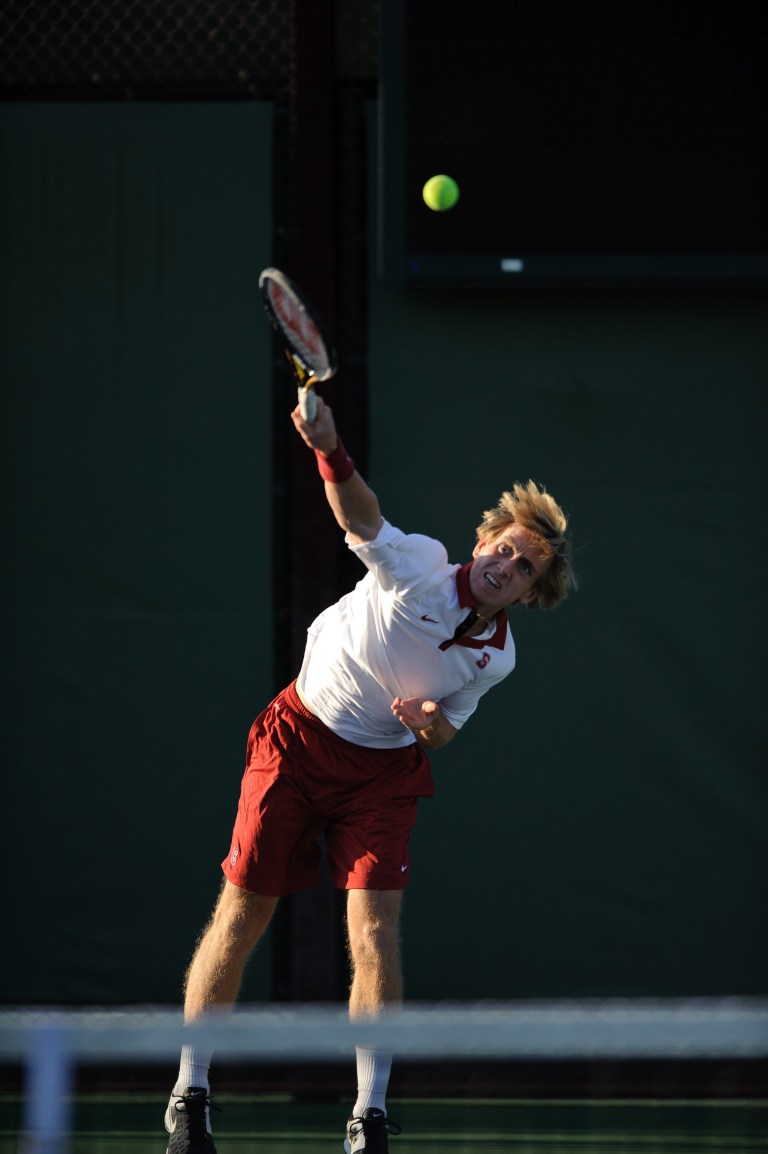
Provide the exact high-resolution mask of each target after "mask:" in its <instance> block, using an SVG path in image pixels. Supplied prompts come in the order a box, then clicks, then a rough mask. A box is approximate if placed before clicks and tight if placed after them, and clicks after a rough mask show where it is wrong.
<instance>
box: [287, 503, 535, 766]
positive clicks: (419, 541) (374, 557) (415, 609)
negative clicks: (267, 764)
mask: <svg viewBox="0 0 768 1154" xmlns="http://www.w3.org/2000/svg"><path fill="white" fill-rule="evenodd" d="M349 547H350V549H351V550H352V552H353V553H356V554H357V556H358V557H359V558H360V560H361V561H363V562H364V563H365V565H366V566H367V568H368V573H367V574H366V576H365V577H364V578H363V579H362V581H360V582H358V584H357V585H356V586H355V588H354V589H353V590H352V591H351V592H350V593H347V594H345V596H343V597H342V598H341V600H340V601H337V602H336V604H335V605H331V606H329V608H328V609H326V610H325V611H324V612H323V613H321V614H320V616H319V617H317V618H316V619H315V621H313V623H312V625H311V626H310V627H309V630H308V637H307V647H306V650H305V653H304V661H303V664H302V668H301V672H300V674H299V677H298V688H299V692H300V694H301V697H302V699H303V700H304V701H305V702H306V704H307V705H308V707H309V708H310V709H311V710H312V712H313V713H314V714H315V715H316V716H317V717H319V718H320V719H321V721H323V722H324V723H325V724H326V725H327V726H328V728H329V729H331V730H332V731H333V732H334V733H336V734H338V735H339V736H340V737H343V738H346V739H347V741H353V742H355V743H356V744H357V745H364V746H368V747H369V748H373V749H387V748H396V747H398V746H404V745H410V744H412V743H413V742H414V741H415V740H416V738H415V737H414V735H413V733H411V731H410V730H409V729H406V728H405V726H404V725H403V724H402V722H400V721H398V719H397V718H396V717H395V716H394V714H393V713H392V710H391V708H390V707H391V704H392V701H393V700H394V698H395V697H403V698H406V697H427V698H431V699H432V700H433V701H437V702H438V703H439V705H440V710H441V712H442V713H443V714H444V716H445V717H446V718H447V719H448V721H450V723H451V725H453V726H454V727H455V728H456V729H460V728H461V726H462V725H463V724H464V722H465V721H466V720H467V718H468V717H470V716H471V715H472V714H473V713H474V711H475V709H476V708H477V703H478V701H479V700H480V698H481V697H482V695H483V694H484V693H487V691H488V690H489V689H490V688H491V686H493V685H496V683H497V682H499V681H501V680H502V679H503V678H504V677H506V676H507V674H508V673H511V672H512V669H513V668H514V665H515V645H514V641H513V639H512V635H511V633H510V630H509V625H508V623H507V617H506V614H505V613H504V612H501V613H499V614H497V616H496V618H495V619H494V621H493V622H492V623H491V627H490V628H489V629H487V630H486V631H485V633H481V634H480V635H479V636H478V637H462V638H460V639H459V640H456V641H454V640H452V638H453V636H454V634H455V632H456V630H457V629H458V627H459V626H460V625H461V623H462V622H463V621H464V619H465V618H466V616H467V614H468V612H469V611H470V609H472V608H474V607H475V601H474V598H473V597H472V595H471V593H470V591H469V570H470V568H471V564H470V565H464V566H461V565H452V564H450V563H449V561H448V554H447V553H446V550H445V547H444V546H443V545H441V543H440V542H439V541H435V540H433V539H432V538H431V537H423V536H421V535H420V534H413V533H412V534H405V533H403V532H401V530H400V529H396V528H395V527H394V526H393V525H390V524H389V523H388V522H387V521H385V522H384V524H383V525H382V527H381V529H380V531H379V534H378V536H377V537H376V538H375V539H374V540H373V541H367V542H365V543H364V544H362V545H350V546H349Z"/></svg>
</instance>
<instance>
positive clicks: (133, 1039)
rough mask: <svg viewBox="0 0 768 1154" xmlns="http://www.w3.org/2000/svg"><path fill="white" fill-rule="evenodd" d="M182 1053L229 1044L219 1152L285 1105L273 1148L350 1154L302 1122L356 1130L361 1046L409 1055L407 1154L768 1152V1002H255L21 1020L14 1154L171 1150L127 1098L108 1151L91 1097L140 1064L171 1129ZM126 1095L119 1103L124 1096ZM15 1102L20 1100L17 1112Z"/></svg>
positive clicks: (12, 1021)
mask: <svg viewBox="0 0 768 1154" xmlns="http://www.w3.org/2000/svg"><path fill="white" fill-rule="evenodd" d="M182 1042H200V1043H201V1044H204V1045H206V1046H210V1047H212V1048H213V1050H214V1053H215V1057H214V1062H215V1084H216V1087H217V1101H224V1100H225V1099H229V1100H230V1106H229V1108H228V1114H229V1117H231V1118H233V1119H240V1122H239V1124H238V1126H237V1127H236V1128H234V1129H232V1130H231V1132H229V1133H228V1131H229V1130H230V1128H229V1126H228V1125H224V1124H222V1129H221V1133H220V1134H219V1133H217V1138H216V1142H217V1149H218V1150H219V1154H227V1152H228V1151H229V1150H235V1149H240V1150H243V1149H244V1148H245V1146H244V1145H243V1143H246V1142H247V1143H250V1145H249V1146H248V1148H249V1149H252V1148H253V1141H254V1139H256V1146H255V1148H256V1149H257V1150H259V1149H262V1146H260V1145H259V1141H258V1139H259V1134H260V1133H261V1134H262V1137H264V1134H263V1132H262V1131H263V1125H264V1119H265V1116H266V1115H267V1114H268V1113H269V1112H270V1110H271V1109H273V1108H274V1107H275V1104H276V1103H278V1102H279V1108H280V1116H281V1118H282V1121H281V1122H279V1123H274V1125H272V1126H271V1127H268V1128H267V1129H268V1130H269V1134H270V1138H269V1140H268V1141H267V1139H264V1140H265V1143H266V1144H265V1145H264V1147H263V1148H264V1149H267V1148H269V1149H270V1150H274V1149H280V1150H283V1151H286V1152H287V1151H288V1149H289V1148H290V1149H291V1150H293V1149H299V1148H301V1149H303V1150H307V1149H308V1148H309V1146H310V1145H311V1146H313V1148H320V1149H327V1150H329V1151H330V1150H333V1149H335V1148H337V1147H338V1136H337V1135H336V1134H335V1131H334V1129H331V1130H330V1131H329V1133H328V1135H327V1138H325V1139H323V1138H321V1137H319V1134H318V1126H317V1122H315V1123H314V1124H313V1125H312V1126H311V1127H310V1128H309V1131H307V1137H306V1141H304V1139H303V1138H302V1133H304V1131H303V1130H302V1127H301V1125H300V1117H301V1111H302V1108H303V1107H304V1106H306V1105H309V1106H310V1107H312V1108H313V1109H314V1114H313V1115H312V1116H313V1117H314V1118H315V1119H317V1118H318V1117H319V1116H320V1114H322V1112H323V1111H324V1110H325V1108H326V1106H328V1107H329V1108H332V1109H333V1110H334V1111H335V1112H336V1114H337V1115H338V1119H341V1123H343V1120H344V1118H345V1117H346V1114H345V1113H344V1108H345V1107H342V1106H340V1105H339V1104H338V1103H339V1102H340V1099H342V1098H343V1097H344V1093H345V1091H347V1090H350V1091H351V1090H352V1089H353V1088H354V1082H353V1071H352V1070H351V1061H352V1060H351V1055H353V1054H354V1050H355V1047H356V1046H358V1045H363V1046H366V1047H374V1048H378V1049H383V1050H392V1051H393V1052H394V1053H395V1055H396V1064H395V1067H394V1069H393V1080H392V1083H391V1084H390V1102H393V1101H398V1107H399V1115H400V1116H399V1117H398V1121H399V1122H400V1124H401V1125H402V1124H403V1117H404V1116H407V1117H408V1118H409V1123H408V1127H407V1131H406V1128H405V1127H404V1134H403V1136H402V1137H400V1138H398V1139H397V1149H398V1150H400V1151H401V1154H408V1151H409V1150H410V1145H411V1143H413V1145H414V1149H415V1148H416V1147H418V1150H419V1152H420V1154H426V1152H427V1151H429V1150H430V1149H432V1148H433V1147H434V1149H435V1150H438V1149H440V1150H444V1149H445V1148H446V1147H448V1146H449V1147H450V1148H451V1149H452V1150H454V1151H456V1152H457V1154H458V1152H459V1151H463V1150H465V1149H466V1150H467V1151H468V1150H469V1149H470V1148H471V1149H476V1148H477V1147H478V1146H480V1147H482V1148H483V1150H484V1151H485V1152H486V1154H491V1152H492V1151H493V1150H494V1148H495V1145H496V1146H498V1148H499V1149H500V1150H501V1149H505V1150H518V1151H523V1150H525V1151H543V1150H546V1151H548V1152H549V1154H552V1152H553V1151H560V1150H562V1151H565V1150H568V1151H569V1152H572V1151H573V1150H598V1149H599V1150H600V1151H601V1152H604V1154H607V1152H611V1151H612V1152H615V1154H618V1152H621V1154H630V1152H634V1151H648V1150H655V1151H662V1150H665V1151H672V1150H674V1151H676V1152H678V1154H682V1152H683V1151H685V1154H696V1151H699V1150H701V1151H702V1152H703V1151H705V1150H706V1151H707V1152H708V1154H712V1152H717V1154H730V1152H731V1151H733V1152H736V1151H738V1154H747V1152H751V1151H757V1150H765V1149H768V1082H766V1081H765V1079H766V1076H767V1074H768V1000H762V999H725V1000H721V1001H709V1000H684V1001H664V1002H654V1001H617V1000H612V1001H608V1002H556V1003H551V1002H550V1003H515V1004H506V1003H505V1004H496V1003H477V1004H471V1005H470V1004H466V1003H462V1004H450V1005H449V1004H436V1005H409V1006H407V1007H405V1008H403V1009H400V1010H390V1011H388V1012H386V1013H384V1014H382V1015H381V1017H380V1018H379V1019H377V1020H376V1021H375V1022H368V1023H365V1024H361V1023H351V1022H349V1020H348V1019H347V1015H346V1011H345V1010H344V1009H343V1008H342V1007H327V1006H318V1005H307V1006H286V1005H281V1006H264V1007H258V1008H256V1007H248V1006H243V1007H239V1008H238V1009H236V1010H235V1011H234V1013H233V1014H231V1015H229V1016H226V1017H219V1018H216V1017H210V1018H208V1019H206V1021H205V1022H203V1023H196V1024H194V1025H191V1026H184V1025H183V1023H182V1020H181V1016H180V1013H179V1012H177V1011H168V1010H164V1009H159V1008H141V1009H137V1008H134V1007H129V1008H124V1009H109V1010H96V1009H89V1010H62V1009H47V1010H39V1009H38V1010H24V1009H18V1010H13V1009H7V1010H5V1011H0V1062H2V1063H3V1065H4V1067H5V1069H6V1071H7V1072H11V1074H12V1072H13V1071H14V1070H15V1071H17V1072H18V1075H19V1086H20V1092H19V1095H18V1107H19V1108H18V1112H17V1119H16V1121H15V1122H14V1121H13V1120H11V1121H8V1119H7V1118H6V1124H5V1126H4V1128H3V1129H2V1130H1V1131H0V1143H1V1142H5V1143H6V1145H4V1146H3V1145H0V1154H11V1152H12V1151H14V1152H15V1151H19V1152H22V1154H80V1151H83V1152H86V1151H88V1152H92V1154H95V1152H96V1151H97V1150H99V1151H100V1150H102V1149H103V1150H105V1151H106V1150H115V1151H117V1150H118V1149H123V1150H126V1151H127V1150H131V1151H135V1152H136V1154H139V1152H140V1151H142V1150H147V1151H148V1150H150V1149H160V1145H159V1143H161V1142H162V1126H160V1127H159V1128H158V1131H157V1133H156V1134H155V1135H154V1136H152V1135H151V1130H150V1131H148V1130H147V1124H145V1123H142V1124H141V1125H137V1127H136V1132H135V1134H134V1135H133V1136H131V1135H130V1133H129V1134H128V1135H126V1130H125V1127H126V1124H127V1123H126V1119H127V1118H128V1117H129V1115H131V1113H132V1111H131V1110H130V1109H126V1108H125V1104H124V1108H123V1110H122V1115H121V1116H122V1119H123V1121H122V1122H120V1124H119V1125H118V1124H114V1125H113V1126H112V1132H110V1124H109V1123H108V1122H107V1123H105V1124H104V1125H103V1126H102V1127H101V1130H100V1131H99V1135H100V1138H99V1140H100V1141H101V1142H102V1145H101V1146H97V1145H94V1141H95V1138H94V1135H93V1133H91V1134H90V1136H89V1135H84V1134H83V1132H82V1130H83V1127H82V1121H81V1120H79V1119H82V1116H83V1113H84V1111H86V1107H87V1102H88V1091H89V1086H88V1083H87V1081H86V1082H84V1081H83V1077H82V1072H83V1071H84V1070H94V1069H98V1070H100V1071H104V1070H105V1069H109V1068H112V1069H119V1070H121V1071H123V1072H124V1071H125V1069H126V1068H129V1069H130V1070H131V1071H132V1073H131V1087H132V1092H131V1095H128V1097H129V1098H130V1099H131V1101H132V1105H133V1107H134V1115H135V1107H136V1105H137V1104H138V1101H139V1099H141V1101H145V1102H147V1104H151V1106H152V1109H153V1110H154V1111H155V1112H156V1113H157V1116H158V1117H159V1118H160V1119H161V1118H162V1109H161V1105H160V1104H161V1102H162V1099H163V1095H165V1097H166V1098H167V1090H168V1089H169V1088H170V1084H172V1080H171V1082H170V1084H169V1082H168V1079H169V1077H170V1078H172V1076H171V1074H170V1071H172V1070H174V1071H175V1066H174V1063H175V1062H176V1060H177V1059H178V1052H179V1048H180V1045H181V1044H182ZM313 1069H315V1070H316V1071H317V1075H316V1076H314V1077H313V1075H312V1073H311V1071H312V1070H313ZM140 1071H143V1074H140V1073H137V1072H140ZM278 1071H279V1073H278ZM308 1071H310V1072H309V1073H308ZM337 1071H338V1074H337V1073H336V1072H337ZM344 1078H346V1079H347V1086H345V1087H344V1088H342V1086H341V1081H342V1080H343V1079H344ZM249 1082H250V1087H248V1083H249ZM10 1084H11V1083H10V1082H9V1083H8V1085H9V1086H10ZM101 1086H102V1088H103V1080H102V1083H101ZM163 1087H164V1088H163ZM92 1088H93V1087H92V1086H91V1089H92ZM137 1088H138V1089H139V1090H140V1091H141V1093H137ZM218 1091H223V1096H222V1097H219V1096H218ZM113 1097H114V1099H115V1104H116V1105H119V1098H120V1095H119V1094H113ZM13 1098H14V1095H13V1093H12V1088H11V1089H9V1090H8V1092H7V1093H6V1095H5V1099H6V1106H7V1107H9V1109H10V1103H11V1100H12V1099H13ZM103 1098H104V1095H103V1093H102V1095H101V1099H102V1100H103ZM597 1103H602V1104H603V1105H602V1107H600V1108H599V1107H598V1106H597ZM349 1104H350V1101H349V1092H347V1101H346V1104H345V1105H346V1106H348V1105H349ZM650 1104H654V1109H653V1112H651V1111H650ZM321 1106H322V1110H321ZM683 1106H685V1107H686V1108H687V1109H688V1111H689V1114H688V1115H687V1116H684V1112H683ZM420 1110H421V1111H422V1112H426V1115H425V1117H426V1120H425V1118H421V1117H420V1116H419V1111H420ZM430 1110H431V1111H432V1114H431V1117H432V1121H429V1117H430ZM601 1111H602V1112H601ZM617 1111H619V1112H621V1111H623V1115H622V1119H623V1120H622V1121H621V1125H619V1121H618V1120H617V1114H616V1112H617ZM690 1111H693V1112H694V1113H696V1115H697V1117H696V1120H695V1123H694V1122H692V1121H691V1119H690ZM86 1112H87V1111H86ZM310 1112H311V1111H310ZM390 1112H391V1113H392V1114H393V1116H394V1115H395V1108H394V1106H393V1105H390ZM435 1112H437V1117H438V1123H437V1124H436V1123H435V1121H434V1117H435ZM534 1115H535V1117H536V1118H537V1119H538V1123H537V1124H536V1125H535V1124H534ZM630 1115H631V1117H630ZM579 1117H580V1119H581V1121H580V1123H579V1124H580V1125H581V1126H582V1130H581V1132H580V1133H577V1134H576V1135H575V1136H574V1135H571V1137H568V1136H567V1135H566V1134H565V1131H564V1129H563V1128H564V1127H565V1126H566V1122H567V1123H568V1124H569V1125H573V1124H575V1123H577V1122H579ZM585 1118H586V1119H587V1122H588V1127H590V1128H591V1129H589V1128H588V1129H587V1130H586V1131H584V1129H583V1124H584V1120H585ZM651 1121H652V1122H653V1123H654V1124H657V1123H658V1126H660V1129H658V1127H657V1131H658V1140H657V1138H655V1137H653V1135H652V1132H651V1131H650V1130H648V1129H647V1126H648V1124H649V1122H651ZM128 1125H129V1130H130V1124H128ZM339 1125H340V1123H339V1122H338V1121H337V1122H336V1123H335V1129H336V1130H338V1129H339ZM436 1125H437V1128H435V1127H436ZM260 1126H261V1127H262V1130H260V1129H259V1127H260ZM275 1127H277V1129H275ZM281 1128H282V1130H281ZM577 1130H578V1127H577ZM281 1132H282V1133H284V1134H288V1135H291V1138H290V1141H291V1142H292V1143H293V1145H290V1147H289V1146H286V1145H285V1142H287V1141H288V1139H287V1138H285V1137H282V1138H281V1137H280V1133H281ZM121 1135H122V1138H121V1137H120V1136H121ZM123 1140H124V1141H125V1143H127V1144H126V1145H124V1146H120V1145H119V1142H120V1141H123ZM280 1142H283V1145H282V1146H281V1145H280ZM430 1142H432V1143H433V1147H432V1146H431V1145H430ZM142 1143H145V1144H142ZM238 1143H239V1145H238ZM654 1143H655V1144H654ZM494 1144H495V1145H494ZM392 1145H393V1146H394V1145H395V1140H394V1139H393V1141H392ZM393 1154H394V1152H393Z"/></svg>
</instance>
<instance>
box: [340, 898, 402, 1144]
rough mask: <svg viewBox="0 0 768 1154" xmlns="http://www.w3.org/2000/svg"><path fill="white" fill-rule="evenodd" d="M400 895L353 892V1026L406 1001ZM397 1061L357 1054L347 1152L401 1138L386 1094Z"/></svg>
mask: <svg viewBox="0 0 768 1154" xmlns="http://www.w3.org/2000/svg"><path fill="white" fill-rule="evenodd" d="M401 902H402V892H401V891H400V890H350V891H349V894H348V897H347V935H348V942H349V957H350V962H351V966H352V985H351V988H350V994H349V1014H350V1017H351V1018H352V1019H353V1020H357V1021H360V1020H364V1019H366V1018H375V1017H376V1015H377V1014H378V1013H379V1012H380V1010H382V1009H383V1007H384V1006H398V1005H400V1004H401V1002H402V1000H403V975H402V967H401V963H400V906H401ZM391 1066H392V1055H391V1054H390V1053H388V1052H383V1051H381V1050H372V1049H368V1048H365V1047H362V1046H358V1048H357V1099H356V1101H355V1105H354V1107H353V1109H352V1117H351V1118H350V1119H349V1121H348V1123H347V1138H346V1142H345V1143H344V1148H345V1150H346V1151H347V1154H354V1152H356V1151H358V1150H361V1151H362V1150H365V1149H369V1150H371V1151H374V1150H377V1151H378V1150H386V1149H387V1133H388V1132H389V1133H397V1127H395V1126H393V1124H392V1123H390V1122H389V1121H388V1119H387V1117H386V1092H387V1084H388V1082H389V1072H390V1069H391Z"/></svg>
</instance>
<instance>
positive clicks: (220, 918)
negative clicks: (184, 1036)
mask: <svg viewBox="0 0 768 1154" xmlns="http://www.w3.org/2000/svg"><path fill="white" fill-rule="evenodd" d="M277 902H278V899H277V898H271V897H264V896H262V895H261V894H252V893H249V892H248V890H243V889H240V888H239V887H238V886H235V885H232V883H231V882H230V881H227V880H226V879H225V880H224V884H223V886H222V888H221V893H220V895H219V900H218V902H217V903H216V908H215V909H214V911H213V916H212V917H211V920H210V922H209V923H208V925H207V926H206V928H205V930H204V931H203V934H202V937H201V938H200V941H199V942H198V945H197V949H196V951H195V956H194V957H193V959H192V962H191V964H190V966H189V969H188V970H187V975H186V979H185V983H184V1018H185V1020H186V1021H187V1022H192V1021H194V1020H195V1018H199V1017H200V1016H201V1015H202V1014H205V1013H207V1012H208V1011H210V1010H214V1009H215V1010H224V1009H228V1008H230V1007H231V1006H233V1005H234V1003H235V1001H236V1000H237V995H238V993H239V992H240V984H241V982H242V979H243V970H244V969H245V963H246V962H247V961H248V958H249V957H250V955H251V953H252V952H253V950H254V947H255V946H256V944H257V942H258V941H259V939H260V938H261V936H262V935H263V933H264V931H265V930H266V928H267V926H268V925H269V921H270V918H271V917H272V914H273V913H274V911H275V906H276V905H277Z"/></svg>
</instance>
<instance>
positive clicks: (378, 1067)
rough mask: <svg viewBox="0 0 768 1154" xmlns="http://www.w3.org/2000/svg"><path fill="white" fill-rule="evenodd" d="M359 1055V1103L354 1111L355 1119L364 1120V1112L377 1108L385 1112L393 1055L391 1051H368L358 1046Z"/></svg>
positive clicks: (357, 1052) (357, 1102) (356, 1103)
mask: <svg viewBox="0 0 768 1154" xmlns="http://www.w3.org/2000/svg"><path fill="white" fill-rule="evenodd" d="M355 1053H356V1055H357V1101H356V1102H355V1105H354V1108H353V1110H352V1117H353V1118H362V1116H363V1110H368V1109H369V1108H370V1107H371V1106H375V1107H376V1109H377V1110H383V1111H384V1113H385V1114H386V1112H387V1107H386V1105H385V1103H386V1099H387V1086H388V1085H389V1074H390V1070H391V1069H392V1054H391V1052H390V1051H389V1050H366V1049H363V1047H362V1046H358V1047H357V1049H356V1051H355Z"/></svg>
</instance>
